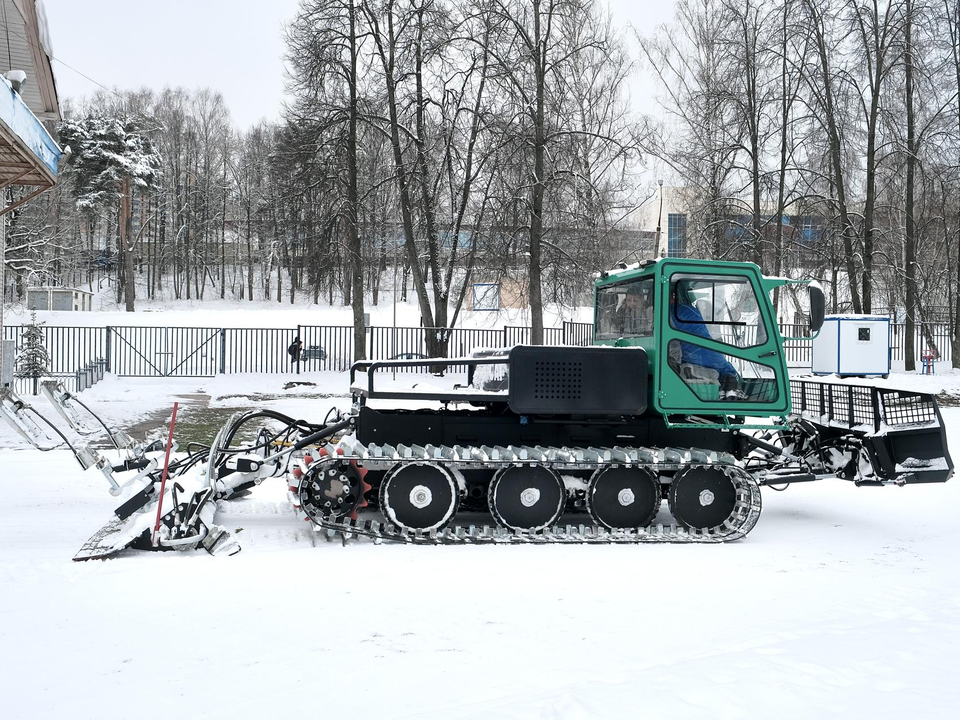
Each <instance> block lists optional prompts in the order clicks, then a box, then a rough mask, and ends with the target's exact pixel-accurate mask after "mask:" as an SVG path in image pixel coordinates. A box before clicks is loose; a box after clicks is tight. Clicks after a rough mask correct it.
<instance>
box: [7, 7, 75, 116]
mask: <svg viewBox="0 0 960 720" xmlns="http://www.w3.org/2000/svg"><path fill="white" fill-rule="evenodd" d="M0 25H2V26H3V27H2V28H0V73H5V72H7V71H9V70H23V71H24V72H25V73H26V74H27V82H26V85H25V86H24V87H23V88H22V90H21V96H22V97H23V101H24V102H25V103H26V104H27V107H28V108H30V110H31V111H32V112H33V114H34V115H36V116H37V117H38V118H39V119H40V120H41V121H44V122H46V123H47V124H49V125H52V124H55V123H58V122H60V120H61V117H60V101H59V97H58V95H57V83H56V80H55V78H54V76H53V66H52V65H51V60H52V58H53V46H52V44H51V42H50V33H49V31H48V26H47V16H46V12H45V11H44V8H43V2H41V0H0Z"/></svg>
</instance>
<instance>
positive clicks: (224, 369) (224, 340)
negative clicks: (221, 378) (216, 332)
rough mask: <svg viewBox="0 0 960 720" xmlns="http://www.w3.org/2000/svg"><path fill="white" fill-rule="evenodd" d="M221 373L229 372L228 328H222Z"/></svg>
mask: <svg viewBox="0 0 960 720" xmlns="http://www.w3.org/2000/svg"><path fill="white" fill-rule="evenodd" d="M220 374H221V375H226V374H227V329H226V328H220Z"/></svg>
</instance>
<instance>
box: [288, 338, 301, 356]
mask: <svg viewBox="0 0 960 720" xmlns="http://www.w3.org/2000/svg"><path fill="white" fill-rule="evenodd" d="M302 348H303V343H302V342H300V336H299V335H297V336H296V337H295V338H294V339H293V342H292V343H290V347H288V348H287V352H288V353H290V362H292V363H297V362H299V361H300V350H301V349H302Z"/></svg>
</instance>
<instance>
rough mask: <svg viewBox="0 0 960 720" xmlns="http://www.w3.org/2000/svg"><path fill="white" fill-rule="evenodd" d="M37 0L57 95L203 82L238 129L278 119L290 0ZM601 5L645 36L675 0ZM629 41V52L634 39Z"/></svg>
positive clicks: (640, 100)
mask: <svg viewBox="0 0 960 720" xmlns="http://www.w3.org/2000/svg"><path fill="white" fill-rule="evenodd" d="M603 1H604V0H601V2H603ZM43 4H44V6H45V7H46V11H47V20H48V21H49V24H50V35H51V38H52V40H53V50H54V55H55V56H56V61H55V62H54V64H53V66H54V72H55V73H56V77H57V87H58V90H59V93H60V96H61V98H67V97H80V96H85V95H90V94H92V93H94V92H96V91H97V90H98V89H99V87H98V85H97V83H99V84H101V85H104V86H106V87H108V88H120V89H135V88H139V87H149V88H153V89H156V90H159V89H162V88H163V87H165V86H168V85H169V86H177V85H182V86H184V87H188V88H197V87H209V88H211V89H214V90H219V91H220V92H221V93H222V94H223V96H224V99H225V100H226V102H227V106H228V107H229V108H230V112H231V114H232V115H233V119H234V122H235V123H236V124H237V125H238V126H239V127H248V126H250V125H252V124H254V123H256V122H257V121H258V120H260V119H262V118H266V119H268V120H277V119H278V118H279V117H280V110H281V103H282V100H283V93H284V87H283V54H284V51H285V47H284V41H283V26H284V23H285V22H287V21H288V20H290V19H291V18H292V17H293V16H294V15H295V13H296V10H297V6H298V5H299V0H134V1H133V2H131V0H43ZM610 5H611V7H612V8H613V13H614V18H615V20H616V22H617V23H618V24H621V25H622V26H624V27H626V26H627V24H628V23H632V24H633V25H634V26H635V27H637V28H639V29H640V30H641V32H643V33H644V34H649V33H650V32H652V31H653V29H654V28H655V27H656V26H657V25H660V24H662V23H664V22H668V21H669V20H670V19H671V15H672V12H673V7H674V0H656V1H651V0H612V1H611V2H610ZM628 45H629V47H630V49H631V54H632V55H633V56H635V55H636V43H635V42H632V41H631V42H628ZM67 66H70V67H67ZM70 68H73V69H70ZM80 73H82V75H81V74H80ZM83 75H86V76H87V77H83ZM88 78H90V79H88ZM647 88H649V85H648V84H647V83H641V82H635V83H634V84H633V91H632V94H633V95H634V96H637V95H643V94H644V90H645V89H647ZM634 99H635V105H637V106H638V108H639V109H641V110H644V111H649V110H651V109H652V105H651V104H650V102H649V100H647V99H645V98H644V97H635V98H634Z"/></svg>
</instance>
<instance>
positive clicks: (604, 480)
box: [587, 467, 660, 530]
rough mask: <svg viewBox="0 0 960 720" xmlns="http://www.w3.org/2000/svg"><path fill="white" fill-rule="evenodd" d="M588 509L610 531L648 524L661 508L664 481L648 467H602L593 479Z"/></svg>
mask: <svg viewBox="0 0 960 720" xmlns="http://www.w3.org/2000/svg"><path fill="white" fill-rule="evenodd" d="M587 509H588V510H589V511H590V516H591V517H592V518H593V519H594V521H595V522H596V523H597V524H598V525H602V526H603V527H605V528H607V529H608V530H616V529H618V528H638V527H646V526H647V525H649V524H650V523H652V522H653V519H654V518H655V517H656V516H657V512H658V511H659V510H660V483H659V482H658V481H657V478H656V476H655V475H654V474H653V473H651V472H650V471H649V470H646V469H644V468H638V467H608V468H601V469H600V470H597V471H596V472H595V473H594V474H593V477H592V478H590V486H589V488H588V489H587Z"/></svg>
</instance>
